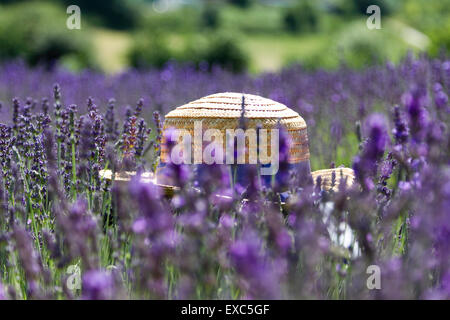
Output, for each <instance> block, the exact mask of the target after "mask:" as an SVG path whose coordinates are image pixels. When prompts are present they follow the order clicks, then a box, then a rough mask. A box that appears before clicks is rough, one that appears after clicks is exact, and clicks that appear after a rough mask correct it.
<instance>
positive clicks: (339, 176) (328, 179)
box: [100, 168, 355, 197]
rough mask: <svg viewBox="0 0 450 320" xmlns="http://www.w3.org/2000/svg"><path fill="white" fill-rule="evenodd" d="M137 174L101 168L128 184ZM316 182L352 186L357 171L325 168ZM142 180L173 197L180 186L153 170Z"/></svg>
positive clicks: (314, 175)
mask: <svg viewBox="0 0 450 320" xmlns="http://www.w3.org/2000/svg"><path fill="white" fill-rule="evenodd" d="M134 176H136V172H133V171H123V172H116V173H115V175H114V177H113V173H112V171H111V170H100V177H101V178H103V179H105V180H109V181H112V182H114V183H119V184H126V183H127V182H129V181H131V179H132V178H133V177H134ZM311 176H312V178H313V180H314V182H316V181H318V180H319V179H320V181H321V187H322V189H323V190H326V191H330V190H333V191H337V190H339V186H340V182H341V181H345V183H346V187H347V188H350V187H351V186H352V185H353V184H354V183H355V173H354V171H353V169H350V168H333V169H323V170H317V171H313V172H311ZM140 181H141V182H143V183H151V184H153V185H155V186H157V187H159V188H160V189H161V191H162V192H163V194H164V195H165V196H168V197H171V196H173V195H174V193H175V192H176V191H177V190H179V189H180V188H179V187H176V186H169V185H164V184H160V183H158V182H157V181H156V177H155V176H154V175H153V173H151V172H143V173H142V174H141V176H140Z"/></svg>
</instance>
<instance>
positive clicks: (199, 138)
mask: <svg viewBox="0 0 450 320" xmlns="http://www.w3.org/2000/svg"><path fill="white" fill-rule="evenodd" d="M239 129H242V130H241V131H239ZM244 129H245V130H244ZM278 129H282V130H284V132H286V133H287V135H288V137H289V148H288V156H287V162H288V164H289V170H291V171H292V173H293V174H294V175H296V176H297V178H298V177H300V179H312V180H313V181H320V183H321V187H322V189H324V190H332V189H333V190H335V189H338V188H339V184H340V182H341V181H345V182H346V184H347V186H351V185H352V184H353V183H354V172H353V170H352V169H350V168H332V169H324V170H318V171H313V172H311V169H310V168H311V167H310V154H309V145H308V135H307V125H306V122H305V121H304V120H303V118H302V117H301V116H300V115H299V114H298V113H297V112H295V111H293V110H292V109H290V108H288V107H287V106H285V105H284V104H281V103H278V102H276V101H273V100H270V99H267V98H263V97H260V96H257V95H252V94H242V93H233V92H225V93H216V94H212V95H209V96H206V97H203V98H200V99H198V100H195V101H192V102H189V103H187V104H185V105H182V106H179V107H178V108H176V109H174V110H172V111H170V112H169V113H168V114H167V115H166V116H165V122H164V126H163V139H162V143H161V156H160V165H159V167H158V169H157V171H156V175H155V176H153V175H152V174H151V173H144V174H142V175H141V181H143V182H149V183H154V184H156V185H158V186H159V187H161V188H163V189H164V191H165V192H166V194H172V193H173V191H174V190H176V189H177V188H178V187H180V186H177V185H176V183H175V182H174V180H173V179H171V177H170V175H168V174H167V171H168V170H166V166H167V164H169V163H171V162H172V163H176V164H180V163H181V164H183V165H192V166H194V167H195V169H196V170H195V171H196V172H201V171H202V170H203V168H204V166H207V165H210V164H211V163H212V162H214V163H216V164H222V165H227V166H229V165H230V164H231V165H233V166H234V168H235V169H236V171H235V175H236V181H235V182H236V183H239V184H241V185H244V186H245V184H246V183H247V181H244V180H243V177H245V175H244V174H241V173H242V172H243V171H244V170H246V169H247V168H248V166H251V165H256V166H258V168H259V170H260V172H261V174H262V175H261V177H262V183H263V184H266V185H267V186H268V185H270V184H271V181H274V180H276V179H277V169H278V167H277V166H278V163H276V161H278V159H277V156H278V151H279V150H278V148H279V144H278V142H279V141H278V139H279V136H280V134H279V132H278ZM174 132H175V133H176V134H175V135H173V133H174ZM169 133H170V134H169ZM212 137H214V139H212ZM230 137H231V138H230ZM171 139H172V140H171ZM237 140H240V142H239V141H237ZM236 141H237V142H236ZM205 142H207V143H205ZM175 143H176V144H177V145H176V146H175V148H174V144H175ZM240 143H241V144H240ZM239 145H240V146H241V148H239ZM173 149H176V150H173ZM211 150H214V152H212V153H211ZM241 150H243V151H242V152H241V154H239V152H240V151H241ZM211 154H212V155H213V158H214V159H212V160H213V161H211ZM263 154H264V158H265V159H262V155H263ZM208 156H209V158H208ZM180 157H181V158H180ZM175 158H176V159H175ZM102 174H103V176H104V177H105V178H107V179H111V178H112V177H111V175H112V174H111V172H110V171H102ZM133 175H134V173H133V172H128V173H119V174H116V175H115V177H114V180H115V181H128V180H130V179H131V177H132V176H133ZM198 177H199V175H197V178H198ZM332 177H334V179H333V178H332ZM332 180H333V181H332Z"/></svg>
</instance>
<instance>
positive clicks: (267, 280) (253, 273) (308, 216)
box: [0, 56, 450, 299]
mask: <svg viewBox="0 0 450 320" xmlns="http://www.w3.org/2000/svg"><path fill="white" fill-rule="evenodd" d="M449 88H450V60H448V59H447V58H446V57H441V58H440V59H436V60H430V59H428V58H413V57H412V56H410V57H408V58H406V59H405V60H404V61H403V62H401V63H400V64H399V65H391V64H388V65H386V66H375V67H370V68H366V69H363V70H359V71H355V70H352V69H349V68H346V67H345V66H342V67H341V68H339V69H337V70H335V71H314V72H313V71H306V70H303V69H302V68H301V67H300V66H292V67H290V68H287V69H285V70H283V71H281V72H280V73H276V74H275V73H273V74H272V73H271V74H261V75H258V76H252V75H247V74H239V75H236V74H232V73H229V72H227V71H223V70H221V69H219V68H213V69H212V71H211V72H209V71H207V70H206V69H205V70H202V69H196V68H194V67H189V66H177V65H174V64H170V65H167V66H166V67H165V68H164V69H162V70H160V71H133V70H131V71H128V72H125V73H123V74H120V75H117V76H105V75H101V74H96V73H93V72H90V71H86V72H82V73H79V74H73V73H69V72H67V71H64V70H55V71H46V70H43V69H42V70H41V69H28V67H26V66H25V65H24V64H22V63H20V62H16V63H11V64H7V65H3V66H1V67H0V101H1V106H2V107H1V111H0V122H1V124H0V164H1V170H2V171H1V187H0V191H1V192H0V194H1V197H2V207H1V209H0V210H1V211H0V298H3V299H187V298H192V299H258V298H261V299H286V298H290V299H314V298H316V299H388V298H401V299H405V298H410V299H449V298H450V210H449V209H448V208H449V207H450V132H449V128H448V126H449V124H450V104H449V102H448V96H449ZM224 91H235V92H245V93H251V94H257V95H261V96H264V97H267V98H271V99H273V100H276V101H278V102H281V103H283V104H286V105H287V106H289V107H290V108H292V109H294V110H295V111H297V112H298V113H299V114H300V115H301V116H302V117H303V118H304V119H305V121H306V123H307V126H308V136H309V149H310V153H311V165H312V168H313V169H314V170H315V169H319V168H327V167H328V168H329V167H338V166H340V165H344V166H348V167H352V168H353V169H354V171H355V176H356V183H355V184H354V185H353V186H352V187H346V184H344V183H340V184H339V186H340V187H339V188H335V189H334V190H331V191H327V190H324V189H322V187H321V186H322V184H321V181H317V180H316V181H313V179H304V180H300V179H297V178H296V177H295V176H292V175H290V174H288V173H287V172H283V170H286V169H285V168H287V165H285V163H283V161H287V160H285V159H287V157H286V156H285V155H283V151H282V150H281V154H280V161H281V163H280V172H279V174H280V175H281V176H283V177H285V179H282V181H278V182H275V183H273V184H272V186H271V187H269V188H268V187H263V186H262V184H261V183H260V181H259V179H258V174H257V172H255V171H254V169H251V168H250V169H249V170H248V171H247V172H246V173H245V174H246V175H248V179H247V180H246V181H250V183H249V184H248V185H239V184H236V185H233V184H232V185H231V186H229V184H228V183H227V182H229V181H230V179H229V171H228V170H225V169H224V167H221V166H220V167H219V166H214V165H212V166H209V167H208V168H207V172H206V175H205V176H207V177H209V179H207V180H206V181H203V183H202V184H199V183H197V181H196V175H195V174H193V172H191V171H190V170H186V168H185V167H179V166H176V165H171V166H168V168H167V169H168V173H169V174H170V175H172V178H173V180H174V181H177V185H181V186H183V187H182V188H181V189H180V190H177V191H175V192H174V194H173V195H170V196H169V195H167V194H165V193H163V192H162V190H161V189H160V188H158V187H157V186H154V185H153V184H150V183H142V182H139V181H138V180H137V179H136V180H132V181H131V183H126V182H122V183H118V182H117V181H116V182H113V183H112V182H111V181H109V180H107V179H105V178H104V177H103V176H102V175H101V174H100V172H101V170H103V169H109V170H112V171H113V172H121V171H124V170H126V171H137V172H138V173H141V172H149V171H150V172H153V171H155V169H156V168H157V167H158V165H159V155H160V151H161V147H160V143H161V139H162V135H163V134H164V132H163V131H162V124H163V121H164V114H166V113H167V112H168V111H170V110H172V109H174V108H175V107H177V106H179V105H181V104H184V103H187V102H189V101H191V100H194V99H197V98H200V97H202V96H205V95H207V94H212V93H216V92H224ZM280 138H281V139H282V140H283V141H280V145H286V144H288V143H289V141H287V136H286V135H285V134H281V135H280ZM284 139H286V141H284ZM339 179H341V177H339V176H338V175H337V176H333V177H332V180H333V181H331V184H332V185H334V184H336V183H337V181H338V180H339ZM194 186H195V187H194ZM224 186H227V187H224ZM225 189H227V190H225ZM281 192H283V194H285V195H286V194H287V195H288V197H287V200H286V202H281V197H280V195H279V194H280V193H281ZM218 194H227V195H230V197H218V196H217V195H218ZM370 266H376V268H379V270H380V272H381V275H380V279H381V282H380V283H379V284H377V285H376V287H375V288H374V287H373V286H372V285H371V279H370V276H371V273H370V272H369V273H368V270H372V269H371V268H369V267H370ZM368 268H369V269H368ZM372 284H373V283H372Z"/></svg>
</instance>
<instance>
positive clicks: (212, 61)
mask: <svg viewBox="0 0 450 320" xmlns="http://www.w3.org/2000/svg"><path fill="white" fill-rule="evenodd" d="M239 43H240V41H239V40H238V37H236V36H235V35H232V34H229V33H221V32H211V33H203V34H191V35H184V36H183V37H182V38H177V37H176V36H175V37H173V36H172V37H171V35H168V34H163V33H162V31H159V32H158V31H154V32H152V33H140V34H138V35H136V36H135V41H134V45H133V47H132V48H131V50H130V52H129V54H128V58H129V61H130V64H131V65H132V66H133V67H136V68H152V67H156V68H161V67H163V66H164V65H165V64H166V63H167V62H169V61H170V60H173V61H177V62H180V63H193V64H195V65H197V66H199V65H200V64H201V63H203V62H206V63H207V64H208V65H209V67H212V66H220V67H222V68H224V69H227V70H230V71H232V72H241V71H245V70H246V69H247V67H248V62H249V60H248V56H247V53H246V52H245V51H244V49H243V48H242V47H241V46H240V45H239Z"/></svg>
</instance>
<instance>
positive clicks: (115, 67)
mask: <svg viewBox="0 0 450 320" xmlns="http://www.w3.org/2000/svg"><path fill="white" fill-rule="evenodd" d="M71 4H76V5H78V6H79V7H80V9H81V21H82V22H81V23H82V28H81V30H69V29H67V27H66V20H67V18H68V17H69V15H68V14H67V13H66V8H67V6H68V5H71ZM371 4H376V5H379V6H380V8H381V24H382V29H381V30H369V29H368V28H367V27H366V20H367V18H368V16H369V15H368V14H366V13H365V11H366V8H367V7H368V6H369V5H371ZM449 30H450V5H448V2H447V1H441V0H410V1H407V0H403V1H402V0H316V1H313V0H290V1H289V0H284V1H283V0H278V1H276V0H221V1H220V0H216V1H215V0H159V1H155V0H109V1H92V0H91V1H89V0H79V1H77V0H47V1H32V0H28V1H25V0H24V1H20V0H15V1H12V0H0V44H1V46H0V63H2V62H4V61H9V60H14V59H23V60H25V61H26V62H27V63H29V64H30V65H44V66H45V67H47V68H52V67H53V66H55V65H63V66H65V67H67V68H69V69H70V70H74V71H76V70H81V69H83V68H93V69H97V70H101V71H104V72H106V73H115V72H119V71H121V70H123V69H126V68H128V67H136V68H153V67H156V68H160V67H162V66H164V65H165V64H166V63H167V62H168V61H170V60H175V61H178V62H180V63H190V64H193V65H195V66H196V67H198V68H206V69H208V68H210V66H211V65H220V66H222V67H224V68H227V69H229V70H231V71H236V72H240V71H249V72H252V73H258V72H265V71H276V70H279V69H281V68H283V67H284V66H286V65H289V64H292V63H301V64H302V65H304V66H305V67H306V68H311V69H317V68H326V69H332V68H336V67H337V66H338V65H340V64H342V63H343V64H346V65H348V66H349V67H353V68H360V67H363V66H366V65H371V64H378V63H385V62H386V61H388V60H389V61H392V62H394V63H395V62H398V61H399V60H400V59H401V58H402V57H403V56H405V54H406V53H407V52H408V51H412V52H413V53H415V54H421V53H427V54H429V55H431V56H436V55H439V54H441V53H444V52H446V51H447V52H448V50H449V49H450V36H449Z"/></svg>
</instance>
